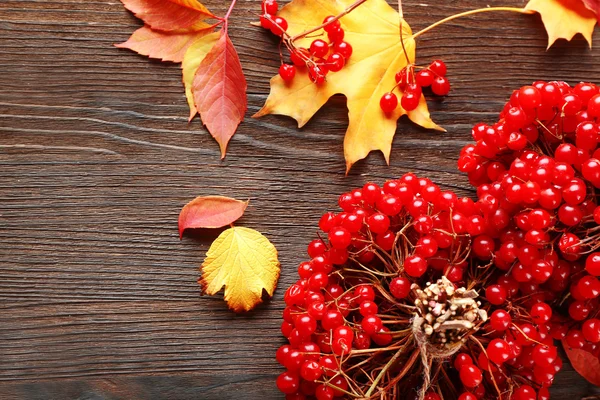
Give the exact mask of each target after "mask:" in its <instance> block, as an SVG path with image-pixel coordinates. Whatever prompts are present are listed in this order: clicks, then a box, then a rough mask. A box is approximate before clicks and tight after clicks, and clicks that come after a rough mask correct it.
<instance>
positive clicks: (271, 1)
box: [262, 0, 278, 15]
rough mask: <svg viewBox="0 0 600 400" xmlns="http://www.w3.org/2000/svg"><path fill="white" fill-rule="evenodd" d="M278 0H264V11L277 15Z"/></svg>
mask: <svg viewBox="0 0 600 400" xmlns="http://www.w3.org/2000/svg"><path fill="white" fill-rule="evenodd" d="M277 8H278V5H277V1H275V0H263V2H262V11H263V13H265V14H270V15H275V14H277Z"/></svg>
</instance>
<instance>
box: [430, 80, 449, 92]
mask: <svg viewBox="0 0 600 400" xmlns="http://www.w3.org/2000/svg"><path fill="white" fill-rule="evenodd" d="M431 90H432V91H433V93H435V94H436V95H438V96H446V95H447V94H448V93H449V92H450V82H448V79H446V78H445V77H443V76H438V77H436V78H435V79H434V80H433V83H432V84H431Z"/></svg>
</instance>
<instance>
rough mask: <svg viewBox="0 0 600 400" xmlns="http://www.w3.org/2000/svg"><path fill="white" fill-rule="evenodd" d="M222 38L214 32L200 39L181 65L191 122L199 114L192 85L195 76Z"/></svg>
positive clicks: (187, 52)
mask: <svg viewBox="0 0 600 400" xmlns="http://www.w3.org/2000/svg"><path fill="white" fill-rule="evenodd" d="M220 37H221V33H220V32H213V33H210V34H208V35H205V36H202V37H199V38H198V39H196V40H195V41H194V43H192V44H191V45H190V47H188V49H187V51H186V52H185V56H184V57H183V62H182V63H181V70H182V72H183V86H184V87H185V97H186V98H187V102H188V106H189V107H190V116H189V120H190V121H191V120H192V118H194V116H195V115H196V113H197V112H198V111H197V110H196V105H195V103H194V94H193V93H192V83H193V82H194V75H195V74H196V71H197V70H198V67H199V66H200V63H202V60H204V57H206V55H207V54H208V52H209V51H210V50H211V49H212V48H213V47H214V45H215V43H217V41H218V40H219V38H220Z"/></svg>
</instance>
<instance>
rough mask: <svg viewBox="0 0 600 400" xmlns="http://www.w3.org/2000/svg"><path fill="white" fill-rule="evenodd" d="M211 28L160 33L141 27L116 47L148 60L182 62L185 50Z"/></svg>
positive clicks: (211, 28) (147, 27)
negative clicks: (128, 50) (146, 57)
mask: <svg viewBox="0 0 600 400" xmlns="http://www.w3.org/2000/svg"><path fill="white" fill-rule="evenodd" d="M212 30H213V26H209V27H208V28H206V29H203V30H200V31H189V32H182V33H177V32H161V31H155V30H153V29H151V28H150V27H149V26H147V25H146V26H143V27H141V28H140V29H138V30H137V31H135V32H133V35H131V37H130V38H129V39H128V40H127V41H126V42H123V43H120V44H116V45H115V46H116V47H119V48H124V49H130V50H133V51H135V52H136V53H139V54H141V55H144V56H148V57H150V58H158V59H160V60H162V61H172V62H182V61H183V57H184V55H185V52H186V51H187V49H188V48H189V47H190V46H191V45H192V43H194V41H195V40H196V39H198V38H200V37H202V36H205V35H206V34H208V33H210V32H212Z"/></svg>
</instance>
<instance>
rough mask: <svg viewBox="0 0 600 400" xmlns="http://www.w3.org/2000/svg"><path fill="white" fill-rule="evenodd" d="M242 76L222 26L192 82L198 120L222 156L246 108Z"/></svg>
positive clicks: (242, 73)
mask: <svg viewBox="0 0 600 400" xmlns="http://www.w3.org/2000/svg"><path fill="white" fill-rule="evenodd" d="M246 87H247V85H246V78H245V77H244V72H243V71H242V64H241V63H240V59H239V57H238V55H237V52H236V51H235V47H233V43H231V40H230V39H229V36H228V35H227V31H226V30H225V29H222V30H221V36H220V38H219V40H218V41H217V42H216V43H215V45H214V46H213V48H212V49H211V50H210V51H209V52H208V54H207V55H206V57H204V59H203V60H202V62H201V63H200V66H199V67H198V69H197V71H196V74H195V76H194V80H193V83H192V93H193V96H194V104H195V106H196V109H197V110H198V112H199V113H200V117H201V118H202V122H203V123H204V125H206V127H207V129H208V131H209V132H210V134H211V135H212V136H213V137H214V138H215V139H216V140H217V142H218V143H219V147H220V148H221V158H224V157H225V153H226V151H227V144H228V143H229V140H230V139H231V137H232V136H233V134H234V133H235V131H236V129H237V127H238V125H239V124H240V122H242V120H243V119H244V114H245V113H246V109H247V99H246Z"/></svg>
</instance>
